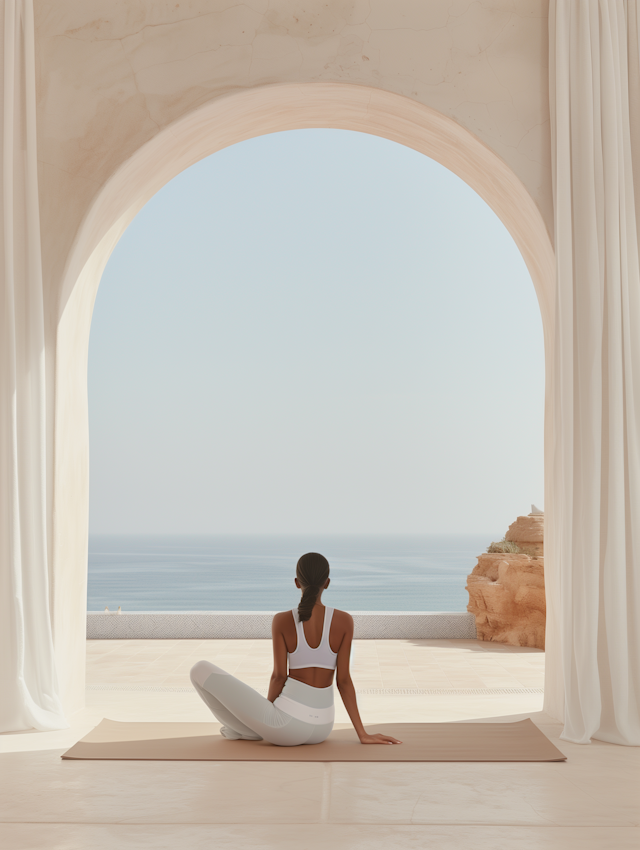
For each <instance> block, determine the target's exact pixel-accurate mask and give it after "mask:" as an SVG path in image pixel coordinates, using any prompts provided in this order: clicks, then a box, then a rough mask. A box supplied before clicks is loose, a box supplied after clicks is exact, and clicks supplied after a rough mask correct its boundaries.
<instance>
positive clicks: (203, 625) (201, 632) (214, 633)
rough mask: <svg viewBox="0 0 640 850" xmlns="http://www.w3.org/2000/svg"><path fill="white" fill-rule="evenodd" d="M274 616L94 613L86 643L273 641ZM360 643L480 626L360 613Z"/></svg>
mask: <svg viewBox="0 0 640 850" xmlns="http://www.w3.org/2000/svg"><path fill="white" fill-rule="evenodd" d="M274 614H275V611H138V612H136V611H132V612H128V613H123V614H116V613H105V612H102V611H89V612H88V613H87V639H89V640H136V639H138V640H139V639H145V638H146V639H160V640H168V639H173V640H176V639H183V640H186V639H200V640H207V639H209V640H210V639H214V638H215V639H222V640H224V639H226V640H231V639H270V638H271V620H272V618H273V615H274ZM353 619H354V623H355V637H356V638H357V639H359V640H400V639H404V640H411V639H415V640H418V639H442V638H449V639H474V638H475V637H476V627H475V620H474V617H473V615H472V614H465V613H464V612H461V613H458V612H428V611H426V612H425V611H358V612H355V613H354V614H353Z"/></svg>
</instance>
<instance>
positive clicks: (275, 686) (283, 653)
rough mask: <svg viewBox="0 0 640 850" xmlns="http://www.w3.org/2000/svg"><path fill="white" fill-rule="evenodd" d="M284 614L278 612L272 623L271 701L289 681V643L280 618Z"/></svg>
mask: <svg viewBox="0 0 640 850" xmlns="http://www.w3.org/2000/svg"><path fill="white" fill-rule="evenodd" d="M281 617H282V614H276V615H275V617H274V618H273V621H272V623H271V640H272V643H273V673H272V674H271V679H270V680H269V693H268V694H267V699H268V700H269V702H273V701H274V700H276V699H277V698H278V697H279V696H280V694H281V692H282V689H283V687H284V683H285V682H286V681H287V645H286V643H285V640H284V635H283V633H282V628H281V627H280V622H281V620H280V618H281Z"/></svg>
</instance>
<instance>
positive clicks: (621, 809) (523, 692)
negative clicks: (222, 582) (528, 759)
mask: <svg viewBox="0 0 640 850" xmlns="http://www.w3.org/2000/svg"><path fill="white" fill-rule="evenodd" d="M88 655H89V658H88V664H87V686H88V687H87V708H86V709H85V710H84V711H83V712H80V713H79V714H78V715H76V717H75V718H73V723H72V728H71V729H70V730H67V731H64V732H56V733H40V734H37V733H23V734H19V735H0V753H1V755H0V846H2V847H3V848H5V847H6V848H7V850H26V848H29V850H31V848H33V850H35V848H45V847H46V848H50V850H76V848H77V850H80V849H81V848H82V850H85V848H92V850H93V848H95V850H103V848H104V849H105V850H106V848H113V847H116V848H118V850H120V848H123V850H130V848H131V850H132V849H133V848H152V847H153V848H158V850H164V848H182V847H185V848H196V850H199V848H205V847H206V848H211V847H215V848H216V850H218V848H220V850H226V849H227V848H229V849H230V848H233V850H236V848H237V850H243V848H260V850H267V848H268V850H271V848H274V850H275V848H279V849H280V850H288V848H291V850H293V848H294V847H295V848H296V850H315V848H325V847H331V848H332V850H347V848H348V850H361V848H362V849H363V850H364V848H367V850H369V848H371V850H378V848H385V850H387V848H389V850H394V848H438V849H439V848H442V850H453V848H467V847H473V848H474V850H485V848H487V849H488V848H491V850H503V848H504V850H529V848H531V849H532V850H533V848H535V850H538V848H540V850H542V848H544V850H564V849H565V848H574V847H576V848H581V849H582V848H584V850H627V848H632V847H633V848H634V850H635V848H636V847H637V846H639V845H640V831H639V829H638V827H639V825H640V805H639V801H640V794H639V793H638V792H639V790H640V788H639V784H640V783H639V777H640V752H639V751H638V750H637V749H631V748H624V747H616V746H612V745H607V744H603V743H599V742H594V743H593V744H591V745H590V746H578V745H573V744H569V743H566V742H563V741H559V740H558V736H559V732H560V727H559V725H558V724H557V723H555V722H554V721H552V720H551V719H550V718H549V717H547V716H546V715H544V714H543V713H542V712H541V707H542V695H541V689H542V677H543V668H544V654H543V653H542V652H539V651H536V650H530V649H515V648H512V647H504V646H499V645H495V644H483V643H479V642H477V641H360V642H358V643H357V645H356V647H355V652H354V659H353V668H354V680H355V682H356V687H357V689H358V691H359V692H360V695H359V702H360V706H361V711H362V714H363V717H364V719H365V723H366V722H370V723H373V722H375V723H380V722H385V721H389V722H390V721H402V720H405V721H442V720H468V719H474V718H475V719H478V720H485V721H486V722H491V718H497V719H509V718H511V719H515V718H516V717H520V716H523V715H524V716H531V717H532V718H533V719H534V721H535V722H536V723H537V724H538V725H539V726H540V728H541V729H542V730H543V731H544V732H545V734H547V735H548V736H549V737H550V738H551V739H553V740H554V742H555V743H556V745H557V746H559V748H560V749H561V750H563V751H564V752H565V753H566V754H567V755H568V757H569V758H568V761H567V762H566V763H564V764H561V763H560V764H558V763H551V764H549V763H547V764H543V763H540V764H511V763H509V764H500V763H491V764H488V763H487V764H462V763H428V764H414V763H412V764H400V763H399V764H353V763H352V764H337V763H336V764H330V765H323V764H317V763H306V764H305V763H293V764H292V763H289V764H286V763H284V764H282V763H241V762H238V763H214V762H63V761H61V760H60V758H59V756H60V753H61V752H63V751H64V749H66V748H67V747H68V746H70V745H71V744H72V743H73V742H74V741H76V740H78V739H79V738H80V737H82V735H83V734H84V733H85V732H86V731H88V729H90V728H92V727H93V726H94V725H96V723H97V722H99V720H100V719H101V718H102V717H105V716H106V717H111V718H113V719H121V720H127V719H130V720H145V719H146V720H150V719H156V720H158V719H162V720H178V719H180V720H190V719H193V720H205V719H210V715H209V713H208V710H207V708H206V707H205V706H204V704H203V703H201V701H200V700H199V698H198V697H197V696H196V695H195V694H194V693H192V692H191V690H190V689H189V680H188V671H189V668H190V667H191V665H192V664H193V663H194V661H196V660H198V659H199V658H208V659H210V660H212V661H214V662H215V663H216V664H218V665H219V666H222V667H225V669H227V670H228V671H229V672H231V673H233V674H234V675H236V676H239V677H240V678H242V679H243V680H244V681H246V682H248V683H250V684H252V685H253V686H254V687H258V688H260V689H262V690H264V688H265V687H266V682H267V679H268V676H269V673H270V645H269V642H267V641H94V642H91V643H90V644H89V646H88ZM337 720H338V721H344V720H346V714H345V713H344V709H342V708H341V709H340V711H339V712H338V716H337Z"/></svg>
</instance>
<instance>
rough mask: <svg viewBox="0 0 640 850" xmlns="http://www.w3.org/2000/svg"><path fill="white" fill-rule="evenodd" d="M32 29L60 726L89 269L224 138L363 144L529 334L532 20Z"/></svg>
mask: <svg viewBox="0 0 640 850" xmlns="http://www.w3.org/2000/svg"><path fill="white" fill-rule="evenodd" d="M35 15H36V55H37V96H38V105H37V108H38V115H37V119H38V158H39V181H40V185H39V191H40V206H41V228H42V246H43V267H44V268H43V270H44V285H45V299H46V310H47V325H48V326H47V332H48V344H49V348H50V354H51V356H50V358H49V363H50V364H51V366H50V376H49V387H48V392H49V404H50V412H51V417H50V418H51V425H50V440H51V445H52V447H53V453H52V457H53V461H52V465H51V468H50V483H49V486H50V496H51V517H52V533H51V540H52V543H51V556H52V558H51V560H52V588H53V590H52V608H53V622H54V637H55V642H56V651H57V656H58V664H59V673H60V678H61V685H62V690H63V694H64V696H65V699H66V703H67V706H68V708H69V709H73V708H76V707H79V706H80V705H81V703H82V699H83V679H82V677H83V653H84V639H83V637H84V627H85V626H84V623H85V620H84V616H85V608H86V553H87V519H88V431H87V399H86V357H87V347H88V336H89V328H90V321H91V312H92V309H93V300H94V298H95V293H96V289H97V285H98V283H99V280H100V276H101V273H102V269H103V268H104V264H105V263H106V261H107V259H108V256H109V253H110V251H111V250H112V249H113V247H114V245H115V244H116V242H117V240H118V238H119V237H120V235H121V234H122V232H123V230H124V229H125V228H126V226H127V224H128V223H129V221H130V220H131V217H132V216H133V215H134V214H135V212H136V211H137V210H138V209H139V208H140V206H141V205H142V204H143V203H145V202H146V201H147V200H148V199H149V197H151V195H152V194H153V193H154V192H155V191H158V189H160V188H161V186H162V185H164V183H166V182H167V181H168V180H169V179H171V178H172V177H173V176H175V174H177V173H179V171H180V170H182V169H184V168H186V167H188V166H189V165H191V164H192V163H193V162H195V161H197V160H198V159H199V158H202V157H204V156H207V155H208V154H210V153H212V152H214V151H215V150H217V149H220V148H221V147H224V146H225V145H227V144H233V143H234V142H236V141H239V140H240V139H241V138H248V137H250V136H252V135H253V136H255V135H259V134H261V133H265V132H275V131H278V130H283V129H290V128H294V127H306V126H335V127H344V128H346V129H356V130H362V131H363V132H373V133H377V134H378V135H383V136H386V137H387V138H392V139H395V140H396V141H400V142H402V143H404V144H408V145H410V146H412V147H415V148H416V149H417V150H422V151H423V152H424V153H427V154H428V155H430V156H433V157H434V158H436V159H438V160H439V161H440V162H442V163H443V164H445V165H447V166H448V167H450V168H452V170H454V171H456V173H458V174H459V175H460V176H461V177H462V178H463V179H465V180H467V182H468V183H469V184H470V185H471V186H473V187H474V188H475V189H476V191H478V192H479V193H480V194H481V195H482V196H483V197H484V198H485V200H487V201H488V202H489V203H491V205H492V206H493V208H494V210H495V211H496V212H497V214H498V215H500V217H501V218H502V220H503V221H504V222H505V224H506V226H507V227H508V228H509V229H510V231H511V233H512V234H513V235H514V239H516V242H517V244H518V245H519V247H520V248H521V250H522V252H523V256H524V257H525V260H526V261H527V263H528V265H529V268H530V271H531V272H532V277H533V279H534V283H535V284H536V288H537V290H538V295H539V298H540V301H541V308H542V312H543V321H544V322H545V326H546V328H547V330H548V328H549V316H550V313H549V311H550V309H551V300H550V298H549V293H550V291H551V290H550V287H552V280H553V252H552V250H551V246H550V239H549V234H551V233H552V229H553V212H552V203H551V172H550V141H549V107H548V70H547V66H548V57H547V50H548V37H547V2H546V0H324V2H321V1H320V0H310V2H306V3H302V2H300V0H246V2H237V0H224V2H223V0H171V2H168V0H127V2H120V3H116V2H114V0H35ZM308 84H312V85H308ZM372 179H375V175H372Z"/></svg>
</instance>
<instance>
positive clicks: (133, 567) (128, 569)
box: [87, 534, 501, 611]
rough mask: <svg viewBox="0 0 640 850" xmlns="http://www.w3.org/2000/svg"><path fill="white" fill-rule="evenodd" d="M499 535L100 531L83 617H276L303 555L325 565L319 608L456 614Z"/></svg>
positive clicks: (288, 603)
mask: <svg viewBox="0 0 640 850" xmlns="http://www.w3.org/2000/svg"><path fill="white" fill-rule="evenodd" d="M500 536H501V535H496V534H494V535H491V534H449V535H445V534H442V535H435V534H434V535H272V536H266V535H251V536H249V535H242V536H241V535H209V536H208V535H188V536H187V535H102V534H93V535H91V536H90V538H89V586H88V600H87V601H88V609H89V611H103V610H104V608H105V607H106V606H108V607H109V609H110V610H112V611H113V610H114V609H116V610H117V608H118V606H121V607H122V610H123V611H283V610H286V609H289V608H293V607H295V606H296V605H297V603H298V600H299V598H300V591H299V590H297V589H296V587H295V585H294V582H293V579H294V576H295V566H296V561H297V559H298V558H299V557H300V555H302V554H304V553H305V552H309V551H313V552H321V553H322V554H323V555H325V557H326V558H327V559H328V560H329V563H330V565H331V584H330V586H329V588H328V590H327V591H326V592H325V594H324V596H323V600H324V601H325V603H326V604H327V605H330V606H331V607H333V608H342V609H344V610H346V611H466V608H467V601H468V594H467V591H466V590H465V584H466V577H467V575H468V574H469V573H470V572H471V570H472V569H473V567H474V566H475V564H476V557H477V556H478V555H479V554H480V553H481V552H484V551H485V550H486V547H487V546H488V545H489V543H490V542H491V541H492V540H497V539H499V537H500Z"/></svg>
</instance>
